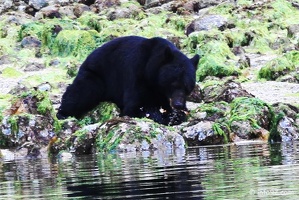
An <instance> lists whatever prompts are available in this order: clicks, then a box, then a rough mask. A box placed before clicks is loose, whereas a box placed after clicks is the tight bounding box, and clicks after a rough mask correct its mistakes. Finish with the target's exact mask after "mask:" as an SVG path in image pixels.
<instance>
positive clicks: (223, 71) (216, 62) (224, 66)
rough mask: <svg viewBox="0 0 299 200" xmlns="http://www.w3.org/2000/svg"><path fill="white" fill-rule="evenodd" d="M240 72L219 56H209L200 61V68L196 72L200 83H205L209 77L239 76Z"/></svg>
mask: <svg viewBox="0 0 299 200" xmlns="http://www.w3.org/2000/svg"><path fill="white" fill-rule="evenodd" d="M238 74H239V70H238V69H237V68H236V67H235V66H234V65H233V64H232V63H231V64H230V63H229V62H226V60H225V59H224V58H223V57H221V56H217V55H213V54H208V55H206V56H204V57H202V58H201V59H200V61H199V67H198V69H197V71H196V78H197V80H198V81H203V80H204V78H205V77H207V76H217V77H220V78H222V77H225V76H230V75H238Z"/></svg>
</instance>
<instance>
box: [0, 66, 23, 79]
mask: <svg viewBox="0 0 299 200" xmlns="http://www.w3.org/2000/svg"><path fill="white" fill-rule="evenodd" d="M1 72H2V73H1V75H0V76H2V77H4V78H18V77H20V76H22V75H23V73H22V72H20V71H19V70H17V69H15V68H13V67H6V68H4V69H3V70H2V71H1Z"/></svg>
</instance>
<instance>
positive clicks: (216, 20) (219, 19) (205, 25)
mask: <svg viewBox="0 0 299 200" xmlns="http://www.w3.org/2000/svg"><path fill="white" fill-rule="evenodd" d="M227 25H228V20H227V18H226V17H223V16H221V15H207V16H205V17H203V18H200V19H196V20H194V21H193V22H191V24H190V25H189V26H188V27H187V29H186V34H187V35H189V34H191V33H192V32H195V31H209V30H211V29H213V28H218V29H220V30H224V29H225V28H226V27H227Z"/></svg>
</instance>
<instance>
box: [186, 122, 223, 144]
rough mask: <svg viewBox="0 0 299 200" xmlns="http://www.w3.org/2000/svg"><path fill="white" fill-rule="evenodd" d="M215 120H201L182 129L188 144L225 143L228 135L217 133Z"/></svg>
mask: <svg viewBox="0 0 299 200" xmlns="http://www.w3.org/2000/svg"><path fill="white" fill-rule="evenodd" d="M213 124H214V122H212V121H201V122H198V123H196V124H194V125H190V126H189V125H187V126H186V127H184V128H183V129H182V135H183V137H184V139H185V140H186V142H187V144H188V146H196V145H207V144H223V143H225V138H227V136H222V135H219V134H217V133H215V131H214V129H213Z"/></svg>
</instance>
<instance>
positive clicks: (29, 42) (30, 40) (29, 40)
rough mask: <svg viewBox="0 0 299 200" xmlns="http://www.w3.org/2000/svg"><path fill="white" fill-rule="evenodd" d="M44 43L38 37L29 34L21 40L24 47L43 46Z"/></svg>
mask: <svg viewBox="0 0 299 200" xmlns="http://www.w3.org/2000/svg"><path fill="white" fill-rule="evenodd" d="M41 45H42V43H41V41H39V40H38V39H37V38H35V37H32V36H27V37H24V38H23V40H22V41H21V46H22V47H23V48H30V47H33V48H35V47H41Z"/></svg>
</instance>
